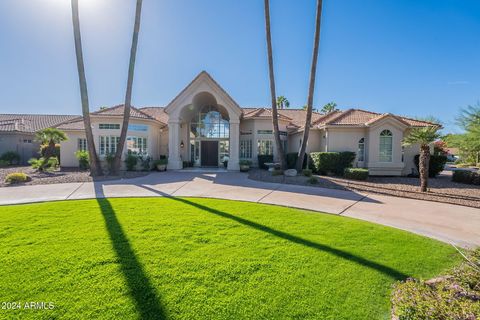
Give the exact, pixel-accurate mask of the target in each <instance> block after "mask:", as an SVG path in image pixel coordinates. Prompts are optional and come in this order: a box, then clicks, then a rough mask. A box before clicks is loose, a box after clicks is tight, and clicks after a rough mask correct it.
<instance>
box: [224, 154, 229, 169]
mask: <svg viewBox="0 0 480 320" xmlns="http://www.w3.org/2000/svg"><path fill="white" fill-rule="evenodd" d="M228 160H230V158H229V157H228V156H224V157H223V166H224V167H225V169H226V168H227V167H228Z"/></svg>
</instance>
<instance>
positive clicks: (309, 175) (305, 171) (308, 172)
mask: <svg viewBox="0 0 480 320" xmlns="http://www.w3.org/2000/svg"><path fill="white" fill-rule="evenodd" d="M302 174H303V175H304V176H305V177H311V176H312V170H310V169H303V170H302Z"/></svg>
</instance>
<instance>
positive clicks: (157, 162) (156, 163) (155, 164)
mask: <svg viewBox="0 0 480 320" xmlns="http://www.w3.org/2000/svg"><path fill="white" fill-rule="evenodd" d="M167 164H168V160H167V159H166V158H164V159H160V160H155V161H153V165H154V166H155V167H156V166H161V165H164V166H166V165H167Z"/></svg>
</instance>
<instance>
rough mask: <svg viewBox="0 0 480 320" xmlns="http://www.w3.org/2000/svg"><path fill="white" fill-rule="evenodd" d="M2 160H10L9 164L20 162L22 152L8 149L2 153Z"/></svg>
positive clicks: (0, 157) (0, 158)
mask: <svg viewBox="0 0 480 320" xmlns="http://www.w3.org/2000/svg"><path fill="white" fill-rule="evenodd" d="M0 160H3V161H5V162H8V164H10V165H12V164H19V163H20V154H18V152H15V151H7V152H4V153H2V155H1V156H0Z"/></svg>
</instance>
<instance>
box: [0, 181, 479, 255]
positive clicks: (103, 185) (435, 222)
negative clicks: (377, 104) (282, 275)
mask: <svg viewBox="0 0 480 320" xmlns="http://www.w3.org/2000/svg"><path fill="white" fill-rule="evenodd" d="M132 196H133V197H155V196H179V197H210V198H221V199H231V200H242V201H250V202H258V203H268V204H276V205H283V206H290V207H295V208H302V209H309V210H314V211H321V212H327V213H331V214H336V215H342V216H347V217H352V218H357V219H362V220H366V221H371V222H375V223H379V224H383V225H387V226H392V227H395V228H399V229H403V230H408V231H411V232H414V233H418V234H421V235H425V236H428V237H431V238H435V239H438V240H441V241H445V242H451V243H455V244H457V245H460V246H464V247H467V246H469V247H471V246H479V245H480V209H474V208H469V207H462V206H457V205H451V204H444V203H435V202H429V201H422V200H414V199H406V198H398V197H390V196H383V195H376V194H367V193H360V192H358V193H357V192H352V191H343V190H334V189H325V188H319V187H307V186H297V185H286V184H277V183H266V182H260V181H254V180H250V179H248V177H247V175H246V174H244V173H239V172H216V171H212V172H208V171H205V172H194V171H168V172H155V173H152V174H149V175H148V176H145V177H140V178H134V179H128V180H113V181H100V182H84V183H64V184H51V185H35V186H16V187H6V188H0V205H6V204H19V203H28V202H41V201H51V200H70V199H88V198H95V197H97V198H99V197H132ZM0 210H1V207H0Z"/></svg>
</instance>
